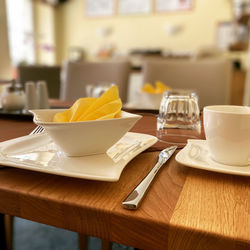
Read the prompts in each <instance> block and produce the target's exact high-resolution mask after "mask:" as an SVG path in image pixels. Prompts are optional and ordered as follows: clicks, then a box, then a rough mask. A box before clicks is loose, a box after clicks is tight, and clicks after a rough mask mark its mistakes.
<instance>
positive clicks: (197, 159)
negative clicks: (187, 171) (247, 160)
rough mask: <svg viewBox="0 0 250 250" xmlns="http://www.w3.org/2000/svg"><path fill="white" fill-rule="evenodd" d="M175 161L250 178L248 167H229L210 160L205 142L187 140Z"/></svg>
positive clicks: (193, 166) (249, 168) (249, 167)
mask: <svg viewBox="0 0 250 250" xmlns="http://www.w3.org/2000/svg"><path fill="white" fill-rule="evenodd" d="M175 159H176V161H177V162H179V163H181V164H183V165H185V166H188V167H192V168H199V169H204V170H209V171H214V172H220V173H225V174H234V175H245V176H250V165H249V166H229V165H224V164H220V163H218V162H215V161H214V160H212V159H211V157H210V154H209V151H208V147H207V143H206V141H205V140H188V144H187V145H186V146H185V147H184V148H183V149H182V150H181V151H180V152H179V153H178V154H177V155H176V157H175Z"/></svg>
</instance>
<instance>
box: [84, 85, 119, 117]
mask: <svg viewBox="0 0 250 250" xmlns="http://www.w3.org/2000/svg"><path fill="white" fill-rule="evenodd" d="M116 99H119V90H118V87H117V86H116V85H113V86H111V87H110V88H109V89H108V90H107V91H106V92H104V93H103V94H102V95H101V96H100V97H99V98H98V99H97V100H96V102H94V103H93V104H92V105H91V106H89V107H88V109H87V110H86V111H85V112H84V113H82V115H81V118H80V120H85V117H87V116H88V115H89V114H91V113H92V112H94V111H95V110H97V109H98V108H100V107H101V106H103V105H104V104H106V103H109V102H112V101H114V100H116Z"/></svg>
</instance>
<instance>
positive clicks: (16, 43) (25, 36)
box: [6, 0, 35, 65]
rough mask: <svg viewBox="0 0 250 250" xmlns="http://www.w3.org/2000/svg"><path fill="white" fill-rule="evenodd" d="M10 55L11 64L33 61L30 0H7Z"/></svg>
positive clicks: (32, 29)
mask: <svg viewBox="0 0 250 250" xmlns="http://www.w3.org/2000/svg"><path fill="white" fill-rule="evenodd" d="M6 13H7V24H8V36H9V48H10V57H11V61H12V64H13V65H18V64H20V63H22V62H25V63H34V61H35V51H34V27H33V26H34V25H33V11H32V1H31V0H7V1H6Z"/></svg>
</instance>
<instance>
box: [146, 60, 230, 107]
mask: <svg viewBox="0 0 250 250" xmlns="http://www.w3.org/2000/svg"><path fill="white" fill-rule="evenodd" d="M231 74H232V65H231V62H230V61H229V60H226V59H222V58H213V59H202V60H181V59H179V60H154V61H145V62H144V65H143V82H144V83H146V82H150V83H152V84H153V83H154V82H155V81H156V80H159V81H162V82H163V83H165V84H167V85H169V86H170V87H172V88H173V89H192V90H195V91H196V92H197V94H198V96H199V105H200V108H203V107H204V106H207V105H218V104H229V103H230V90H231Z"/></svg>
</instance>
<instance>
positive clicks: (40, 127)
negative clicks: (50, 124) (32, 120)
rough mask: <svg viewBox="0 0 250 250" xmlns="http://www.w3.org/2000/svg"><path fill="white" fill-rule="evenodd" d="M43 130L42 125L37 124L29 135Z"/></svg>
mask: <svg viewBox="0 0 250 250" xmlns="http://www.w3.org/2000/svg"><path fill="white" fill-rule="evenodd" d="M43 131H44V128H43V127H42V126H37V127H36V128H35V129H34V130H33V131H32V132H31V133H30V135H34V134H40V133H42V132H43Z"/></svg>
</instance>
